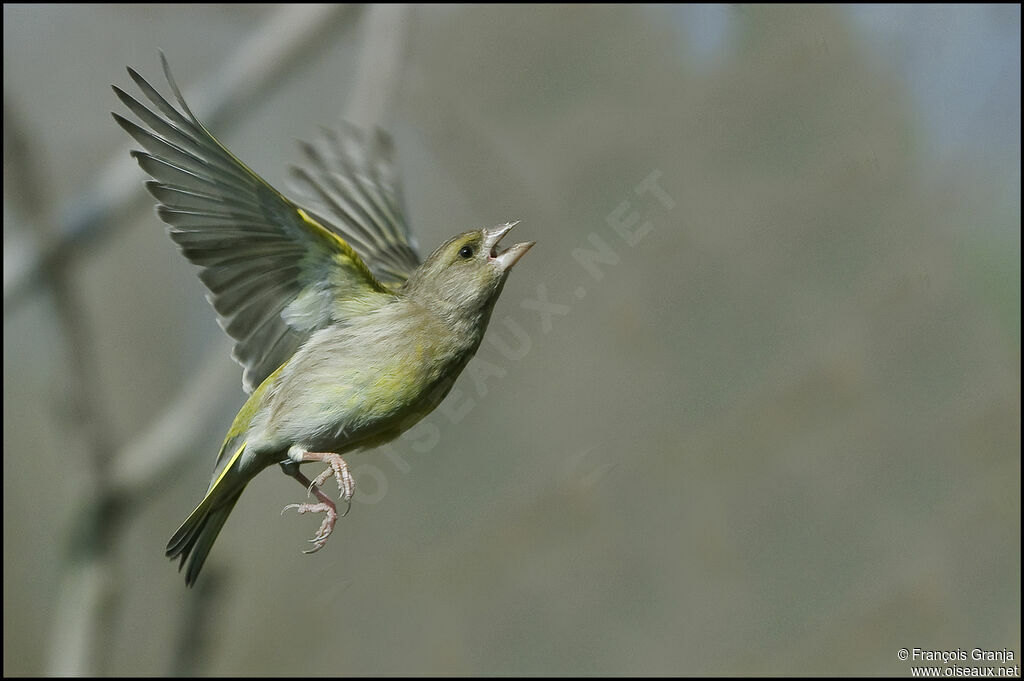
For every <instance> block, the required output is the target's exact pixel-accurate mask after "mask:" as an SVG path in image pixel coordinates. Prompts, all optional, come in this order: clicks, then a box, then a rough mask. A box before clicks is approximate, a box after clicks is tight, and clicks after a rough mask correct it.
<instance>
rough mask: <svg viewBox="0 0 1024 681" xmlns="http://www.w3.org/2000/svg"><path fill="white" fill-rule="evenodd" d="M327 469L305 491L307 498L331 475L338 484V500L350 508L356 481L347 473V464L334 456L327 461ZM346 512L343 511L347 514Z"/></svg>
mask: <svg viewBox="0 0 1024 681" xmlns="http://www.w3.org/2000/svg"><path fill="white" fill-rule="evenodd" d="M326 463H327V468H326V469H325V470H324V471H323V472H322V473H321V474H320V475H318V476H316V477H315V478H314V479H313V482H312V483H311V484H310V486H309V489H308V490H306V494H307V496H308V495H309V494H311V493H312V492H313V488H314V487H322V486H323V484H324V483H325V482H327V480H328V479H329V478H330V477H331V476H332V475H333V476H334V479H335V481H336V482H337V483H338V491H339V495H338V498H339V499H342V500H344V501H345V502H346V503H348V504H349V507H351V501H352V495H353V494H355V491H356V481H355V479H354V478H353V477H352V473H351V472H349V469H348V464H347V463H345V459H343V458H341V456H339V455H337V454H335V455H333V456H331V457H330V458H328V459H327V461H326ZM347 513H348V511H347V510H346V511H345V514H347Z"/></svg>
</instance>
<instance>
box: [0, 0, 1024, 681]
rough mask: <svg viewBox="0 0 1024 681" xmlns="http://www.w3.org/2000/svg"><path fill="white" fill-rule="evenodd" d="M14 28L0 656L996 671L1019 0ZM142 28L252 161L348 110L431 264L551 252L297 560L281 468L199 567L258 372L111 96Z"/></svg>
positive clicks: (624, 668) (79, 22)
mask: <svg viewBox="0 0 1024 681" xmlns="http://www.w3.org/2000/svg"><path fill="white" fill-rule="evenodd" d="M3 11H4V48H3V50H4V66H3V69H4V206H3V211H4V232H3V240H4V435H3V442H4V463H3V473H4V500H3V508H4V520H3V529H4V538H3V544H4V580H3V582H4V622H3V624H4V633H3V639H4V655H3V658H4V673H5V675H21V674H29V675H38V674H58V673H67V674H85V673H87V674H116V675H166V674H211V675H242V676H245V675H278V674H280V675H293V676H294V675H298V676H301V675H365V674H405V675H409V674H430V675H465V674H527V675H539V674H563V675H564V674H583V675H586V674H687V675H705V674H707V675H723V674H729V675H737V674H740V675H743V674H763V675H835V674H838V675H846V674H866V675H875V674H909V672H910V670H909V666H910V663H907V662H902V661H900V660H899V659H898V657H897V650H898V649H899V648H901V647H906V648H911V649H912V648H915V647H918V648H923V649H928V650H955V649H957V648H960V649H963V650H968V651H969V650H970V649H972V648H975V647H979V648H982V649H997V650H1001V649H1003V648H1008V649H1010V650H1011V651H1013V653H1014V656H1015V658H1016V660H1017V662H1016V663H1017V664H1019V659H1020V653H1021V648H1020V622H1021V591H1020V573H1021V561H1020V559H1021V550H1020V549H1021V544H1020V542H1021V533H1020V528H1021V526H1020V510H1021V509H1020V489H1021V488H1020V481H1021V469H1020V454H1019V450H1020V262H1021V261H1020V179H1021V178H1020V7H1019V6H1006V5H1004V6H981V5H978V6H970V7H967V6H961V7H958V6H941V7H935V6H933V7H929V6H901V7H887V6H863V7H848V6H829V7H814V6H801V7H785V6H722V5H707V6H700V5H695V6H681V7H665V6H658V7H647V6H628V7H618V6H606V5H602V6H589V7H588V6H573V7H525V6H519V7H502V6H494V7H490V6H489V7H474V6H459V7H402V6H389V7H358V6H355V7H348V6H341V7H332V8H324V7H306V6H288V7H275V6H245V5H231V6H216V5H211V6H141V5H132V6H111V5H104V6H42V5H37V6H18V5H9V4H5V5H4V10H3ZM159 49H162V50H163V51H164V52H165V53H166V55H167V57H168V59H169V61H170V63H171V66H172V68H173V70H174V73H175V76H176V78H177V80H178V82H179V84H180V85H181V86H182V88H183V90H184V92H185V96H186V98H188V99H189V101H190V103H191V104H192V105H193V109H194V110H195V111H196V113H197V115H199V117H200V118H201V119H203V120H204V121H205V122H207V124H208V126H209V127H210V128H211V130H212V131H213V132H214V134H216V135H218V137H220V139H221V140H222V141H223V142H225V143H226V144H227V146H228V147H229V148H230V149H231V150H232V151H233V152H235V153H236V154H237V155H238V156H239V157H240V158H241V159H243V160H244V161H245V162H246V163H247V164H249V165H250V166H251V167H253V168H254V169H255V170H256V171H257V172H259V173H261V174H262V175H263V176H264V177H265V178H266V179H268V180H269V181H270V182H271V183H272V184H275V185H277V186H286V184H285V181H286V180H285V178H286V172H287V165H288V164H289V163H292V162H297V161H298V158H299V156H298V153H297V149H296V145H295V140H296V139H310V138H311V137H313V136H314V134H315V133H316V131H317V129H318V126H321V125H334V124H336V122H337V121H338V119H339V117H342V116H345V117H347V118H350V119H351V120H354V121H355V122H357V123H359V124H361V125H373V124H376V125H380V126H382V127H384V128H385V129H387V130H388V131H390V132H391V133H392V134H393V136H394V137H395V141H396V147H397V155H398V164H399V166H400V170H401V175H402V178H403V183H404V190H405V198H406V207H407V213H408V215H409V216H410V221H411V223H412V225H413V228H414V230H415V232H416V235H417V237H418V239H419V243H420V249H421V252H423V253H426V252H429V251H430V250H432V249H433V247H434V246H435V245H436V244H438V243H440V242H441V241H442V240H443V239H445V238H447V237H448V236H450V235H452V234H454V233H456V232H459V231H463V230H465V229H468V228H472V227H481V226H493V225H496V224H499V223H502V222H505V221H506V220H513V219H520V220H522V224H521V225H520V226H519V227H518V228H517V232H516V238H517V240H526V239H535V240H537V241H538V245H537V247H536V248H534V249H533V250H532V251H531V252H530V254H529V256H528V257H526V258H525V259H524V260H523V261H522V262H521V263H520V264H519V265H518V266H517V267H516V270H515V273H514V274H513V275H512V276H511V278H510V280H509V282H508V285H507V287H506V288H505V292H504V294H503V296H502V298H501V300H500V301H499V303H498V306H497V308H496V310H495V314H494V318H493V320H492V322H491V328H490V330H489V332H488V339H487V340H485V342H484V344H483V345H482V346H481V349H480V352H479V354H478V356H477V358H476V359H475V360H474V361H473V362H472V363H471V364H470V366H469V368H468V369H467V371H466V372H465V373H464V374H463V376H462V378H461V379H460V380H459V382H458V383H457V384H456V389H455V390H454V391H453V392H452V394H451V395H449V397H448V398H447V400H446V401H445V403H444V404H443V405H442V407H440V408H439V409H438V410H437V411H435V412H434V413H433V414H432V415H431V416H430V417H428V419H426V420H425V421H424V422H423V423H422V424H421V425H420V426H418V427H417V428H415V429H413V430H412V431H410V432H409V433H407V434H406V435H405V436H403V437H402V438H401V439H399V440H397V441H395V442H394V443H392V445H390V446H389V447H388V448H386V449H383V450H377V451H376V452H372V453H365V454H358V455H354V456H352V457H350V459H349V460H350V462H351V463H352V465H353V466H354V470H355V475H356V479H357V488H358V492H357V495H356V498H355V500H354V503H353V508H352V512H351V513H350V514H349V516H348V517H346V518H344V520H342V521H340V522H339V525H338V527H337V529H336V531H335V534H334V536H333V537H332V539H331V541H330V542H329V543H328V545H327V546H326V548H325V549H324V550H323V551H321V552H320V553H318V554H317V555H315V556H304V555H302V554H301V553H300V551H301V550H302V549H303V548H305V547H306V546H307V544H306V540H307V539H308V538H309V537H310V536H312V533H313V531H314V530H315V528H316V527H317V526H318V523H319V520H318V519H316V518H311V517H309V516H302V517H299V516H295V515H286V516H283V517H282V516H281V515H280V510H281V508H282V507H283V506H284V505H285V504H288V503H291V502H295V501H299V500H301V498H302V496H303V493H302V491H301V489H299V486H298V485H296V484H295V483H294V482H293V481H292V480H290V479H288V478H286V477H285V476H283V475H281V474H279V473H278V472H277V471H276V470H275V469H270V470H268V471H267V472H265V473H263V474H262V475H260V476H259V477H257V478H256V480H255V481H254V483H253V484H251V485H250V487H249V489H248V491H247V492H246V494H245V495H244V496H243V497H242V499H241V501H240V503H239V505H238V507H237V508H236V510H235V512H234V514H233V515H232V517H231V519H230V520H229V521H228V523H227V525H226V526H225V529H224V532H223V533H222V534H221V536H220V538H219V540H218V542H217V545H216V546H215V548H214V550H213V552H212V554H211V557H210V561H209V562H208V563H207V567H206V570H205V572H204V574H203V576H202V577H201V578H200V580H199V584H198V585H197V586H196V588H195V589H192V590H186V588H185V586H184V583H183V578H182V576H181V575H180V574H179V573H178V572H177V571H176V569H175V566H174V565H173V564H170V563H168V562H167V561H166V559H165V558H164V556H163V549H164V546H165V543H166V540H167V539H168V537H169V536H170V534H171V533H172V532H173V530H174V529H175V528H176V527H177V526H178V524H179V523H180V522H181V521H182V520H183V519H184V517H185V516H186V515H187V513H188V512H189V511H191V510H192V508H193V507H194V505H195V504H196V503H197V502H198V501H199V499H200V498H201V496H202V493H203V491H204V490H205V488H206V485H207V483H208V480H209V476H210V473H211V470H212V466H213V461H214V458H215V455H216V452H217V449H218V447H219V444H220V441H221V438H222V436H223V434H224V432H225V431H226V430H227V427H228V425H229V424H230V421H231V419H232V417H233V415H234V413H235V411H236V410H237V409H238V407H239V406H240V405H241V403H242V401H243V399H244V396H243V393H242V391H241V385H240V383H241V371H240V369H239V368H238V367H237V366H236V365H235V364H234V363H233V362H232V361H231V359H230V358H229V352H230V343H229V341H228V339H227V337H226V336H225V335H224V334H223V333H222V332H221V331H220V329H219V328H218V326H217V324H216V322H215V317H214V314H213V312H212V310H211V309H210V308H209V306H208V305H207V303H206V302H205V300H204V298H203V293H204V288H203V286H202V284H201V283H200V282H199V280H198V279H197V278H196V276H195V272H194V268H193V267H192V266H191V265H190V264H189V263H188V262H187V261H186V260H185V259H184V258H182V257H181V256H180V255H178V254H177V253H176V248H175V246H174V245H173V243H172V242H171V241H170V239H168V238H167V236H166V234H165V232H164V227H163V225H162V223H160V222H159V221H158V220H157V219H156V217H155V215H154V213H153V201H152V199H150V198H149V197H148V196H147V195H146V194H145V193H144V192H143V190H142V183H143V180H144V179H146V178H145V177H144V175H143V173H142V171H141V170H139V169H138V168H137V167H136V166H134V164H133V163H132V162H131V161H130V159H129V158H128V156H127V150H128V149H129V148H130V146H131V144H130V140H129V139H128V138H127V136H126V135H125V134H124V133H123V132H122V131H121V130H120V129H119V128H118V127H117V126H116V125H115V124H114V122H113V120H112V119H111V118H110V115H109V113H108V112H109V111H110V110H115V109H116V110H120V105H119V103H118V102H117V100H116V98H115V97H114V95H113V93H112V92H111V91H110V88H109V85H110V84H111V83H116V84H118V85H119V86H121V87H123V88H125V89H127V90H129V91H130V92H133V93H134V92H136V89H135V87H134V85H133V84H132V83H131V81H130V79H129V78H128V77H127V75H126V73H125V70H124V67H125V66H126V65H131V66H132V67H134V68H136V69H137V70H139V71H140V72H141V73H142V74H143V75H144V76H146V77H147V78H148V79H149V80H151V81H152V82H153V83H154V84H156V85H157V86H158V87H159V88H161V89H162V90H163V91H164V92H168V90H167V88H166V87H165V86H164V82H163V78H162V75H161V72H160V65H159V56H158V50H159ZM312 471H313V469H312V468H310V469H309V471H307V472H312ZM1011 664H1012V663H1011ZM1018 670H1019V668H1018Z"/></svg>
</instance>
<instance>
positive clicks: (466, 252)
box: [459, 246, 473, 258]
mask: <svg viewBox="0 0 1024 681" xmlns="http://www.w3.org/2000/svg"><path fill="white" fill-rule="evenodd" d="M459 255H460V256H462V257H463V258H472V257H473V247H472V246H463V247H462V248H460V249H459Z"/></svg>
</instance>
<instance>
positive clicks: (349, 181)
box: [113, 55, 534, 585]
mask: <svg viewBox="0 0 1024 681" xmlns="http://www.w3.org/2000/svg"><path fill="white" fill-rule="evenodd" d="M161 59H162V63H163V70H164V75H165V76H166V78H167V81H168V84H169V85H170V88H171V90H172V92H173V93H174V98H175V99H176V100H177V103H178V105H179V107H180V110H179V109H178V108H176V107H175V106H173V105H172V104H171V103H169V102H168V101H167V100H166V99H164V97H163V96H161V95H160V94H159V93H158V92H157V90H156V89H155V88H154V87H153V86H152V85H150V84H149V83H148V82H146V80H145V79H143V78H142V77H141V76H140V75H139V74H138V73H136V72H135V71H134V70H133V69H131V68H129V69H128V73H129V75H130V76H131V78H132V80H133V81H135V84H136V85H137V86H138V87H139V89H140V90H141V91H142V94H143V95H144V96H145V98H146V99H148V100H149V102H150V104H151V105H152V108H150V107H147V106H146V105H144V104H142V103H141V102H140V101H139V100H137V99H135V98H133V97H132V96H131V95H129V94H127V93H125V92H124V91H123V90H121V89H120V88H118V87H116V86H114V92H115V93H116V94H117V96H118V98H119V99H120V100H121V102H122V103H124V105H125V106H127V107H128V109H129V110H130V111H131V112H132V114H134V115H135V116H136V117H137V118H138V120H139V121H140V123H141V124H142V125H139V124H137V123H133V122H131V121H129V120H127V119H125V118H123V117H122V116H119V115H118V114H116V113H115V114H113V115H114V119H115V120H116V121H117V122H118V124H120V126H121V127H122V128H124V129H125V130H126V131H127V132H128V134H130V135H131V136H132V137H133V138H134V139H135V140H136V141H137V142H138V143H139V144H140V145H142V147H143V148H144V149H145V151H133V152H132V156H133V157H134V158H135V159H136V161H138V163H139V165H140V166H141V167H142V169H143V170H144V171H145V172H147V173H148V174H149V175H151V176H152V177H153V178H154V180H155V181H150V182H147V184H146V186H147V188H148V189H149V191H150V193H151V194H152V195H153V196H154V197H156V199H157V201H158V202H159V204H158V206H157V214H158V215H159V216H160V218H161V219H162V220H163V221H164V222H166V223H167V224H168V225H169V228H168V232H169V233H170V236H171V238H172V239H173V240H174V241H175V242H176V243H177V244H178V246H179V247H180V249H181V252H182V253H183V254H184V255H185V257H186V258H188V259H189V260H190V261H192V262H193V263H194V264H196V265H198V266H199V268H200V271H199V278H200V279H201V280H202V281H203V283H204V284H205V285H206V286H207V288H209V294H208V295H207V299H208V300H209V301H210V303H211V304H212V305H213V307H214V309H216V311H217V314H218V317H219V322H220V325H221V327H222V328H223V329H224V330H225V331H226V332H227V333H228V335H230V336H231V337H232V338H233V339H234V341H235V345H234V350H233V353H232V356H233V357H234V358H235V360H236V361H238V362H239V364H241V365H242V366H243V367H244V372H243V379H242V382H243V387H244V388H245V390H246V392H247V393H249V394H250V395H249V398H248V400H247V401H246V402H245V404H244V405H243V406H242V408H241V410H240V411H239V412H238V415H237V416H236V417H235V419H234V422H233V423H232V424H231V428H230V429H229V430H228V433H227V436H226V437H225V438H224V443H223V445H222V446H221V448H220V453H219V454H218V456H217V461H216V464H215V467H214V474H213V479H212V481H211V483H210V486H209V489H208V490H207V492H206V496H205V497H204V498H203V500H202V501H201V502H200V503H199V505H198V506H197V507H196V509H195V510H194V511H193V512H192V513H191V514H190V515H189V516H188V518H187V519H186V520H185V522H183V523H182V525H181V527H179V528H178V530H177V532H175V533H174V535H173V536H172V537H171V539H170V541H169V542H168V544H167V556H168V557H170V558H171V559H180V562H179V565H178V567H179V569H181V567H183V566H184V565H185V563H186V562H187V563H188V568H187V570H186V572H185V582H186V584H189V585H191V584H193V583H194V582H195V580H196V577H197V576H198V575H199V571H200V570H201V569H202V567H203V563H204V561H205V560H206V558H207V555H208V554H209V552H210V548H211V547H212V546H213V543H214V540H215V539H216V538H217V535H218V533H219V532H220V530H221V528H222V527H223V525H224V522H225V520H227V517H228V515H229V514H230V513H231V510H232V508H233V507H234V506H235V503H236V502H237V501H238V498H239V496H240V495H241V494H242V492H243V491H244V490H245V486H246V485H247V484H248V483H249V481H250V480H252V479H253V477H254V476H256V475H257V474H258V473H259V472H260V471H262V470H264V469H265V468H268V467H270V466H273V465H275V464H278V465H280V466H281V468H282V470H283V471H284V472H285V473H286V474H288V475H289V476H291V477H293V478H295V479H296V480H298V481H299V482H300V483H301V484H302V485H303V486H304V487H306V488H307V490H308V492H311V493H312V494H313V495H315V497H316V503H301V504H292V505H291V506H287V507H285V508H286V509H288V508H295V509H297V510H298V512H299V513H323V514H324V518H323V522H322V523H321V525H320V528H319V530H318V531H317V533H316V535H315V536H314V537H313V539H312V540H310V541H311V542H312V544H313V546H312V548H311V549H310V550H309V551H307V553H311V552H314V551H317V550H319V549H320V548H322V547H323V546H324V543H325V542H326V541H327V538H328V537H329V536H330V534H331V532H332V530H333V529H334V525H335V522H336V521H337V519H338V511H337V507H336V505H335V503H334V502H333V501H332V500H331V498H330V497H328V496H327V495H326V494H325V493H324V492H323V490H322V489H321V487H322V486H323V485H324V484H325V483H326V482H327V481H328V480H329V479H330V478H332V477H333V478H334V480H336V481H337V484H338V486H339V488H340V491H341V499H343V500H344V501H345V502H346V503H350V500H351V498H352V494H353V492H354V481H353V478H352V475H351V474H350V472H349V468H348V465H347V464H346V462H345V460H344V459H343V458H342V454H345V453H347V452H352V451H355V450H363V449H369V448H372V447H375V446H378V445H380V444H382V443H385V442H387V441H389V440H392V439H393V438H395V437H397V436H398V435H399V434H401V433H402V432H403V431H405V430H406V429H408V428H410V427H411V426H412V425H414V424H415V423H416V422H417V421H419V420H420V419H422V418H423V417H424V416H425V415H426V414H428V413H430V411H431V410H433V409H434V408H435V407H436V406H437V405H438V404H439V403H440V402H441V400H443V399H444V397H445V395H446V394H447V393H448V391H449V389H450V388H451V386H452V383H453V382H454V379H455V378H456V377H457V376H458V375H459V373H460V372H461V371H462V370H463V368H464V367H465V366H466V364H467V363H468V362H469V360H470V358H472V357H473V355H474V353H475V352H476V350H477V348H478V347H479V346H480V341H481V340H482V338H483V335H484V331H485V329H486V328H487V322H488V320H489V318H490V316H491V311H492V310H493V308H494V304H495V302H496V301H497V299H498V296H499V295H500V294H501V290H502V287H503V286H504V284H505V280H506V278H507V277H508V273H509V270H510V269H511V268H512V266H513V265H514V264H515V263H516V262H517V261H518V260H519V259H520V258H521V257H522V256H523V254H525V253H526V252H527V251H528V250H529V249H530V247H531V246H533V244H534V242H526V243H518V244H516V245H514V246H511V247H510V248H507V249H505V250H499V249H498V242H499V241H500V240H501V239H502V237H504V236H505V235H506V234H507V233H508V232H509V230H510V229H512V227H513V225H514V223H506V224H504V225H501V226H499V227H494V228H491V229H475V230H472V231H468V232H463V233H462V234H459V235H458V236H455V237H452V238H451V239H449V240H448V241H446V242H445V243H443V244H441V245H440V246H439V247H438V248H437V249H436V250H435V251H434V252H433V253H432V254H431V255H430V256H429V257H428V258H427V259H426V260H424V261H422V262H421V261H420V259H419V257H418V256H417V253H416V248H415V241H414V240H413V238H412V237H411V235H410V233H409V228H408V226H407V224H406V220H405V218H404V215H403V211H402V206H401V203H402V202H401V197H400V192H399V185H398V182H397V179H396V177H395V172H394V165H393V161H392V145H391V142H390V140H389V138H388V137H387V136H385V135H384V134H383V133H382V132H380V131H377V132H376V133H375V134H373V135H370V136H368V137H365V136H363V135H362V134H360V133H359V131H357V130H356V129H354V128H351V127H347V128H346V129H345V130H343V131H342V134H340V135H339V134H336V133H334V132H330V131H325V132H323V133H322V137H321V139H320V140H319V142H318V144H317V145H311V144H304V145H303V150H304V152H305V155H306V157H307V161H308V162H309V165H308V167H307V168H293V169H292V170H293V177H294V178H295V180H296V181H297V183H298V185H299V186H300V187H301V188H302V189H303V190H304V191H305V193H306V194H308V196H307V197H306V200H304V202H303V205H301V206H300V205H299V203H296V202H295V201H292V200H291V199H289V198H286V197H285V196H284V195H283V194H282V193H281V192H279V191H278V190H276V189H275V188H273V187H272V186H270V185H269V184H268V183H267V182H265V181H264V180H263V179H261V178H260V177H259V176H258V175H257V174H256V173H254V172H253V171H252V170H250V169H249V168H248V167H247V166H245V165H244V164H243V163H242V162H241V161H239V160H238V159H237V158H236V157H235V156H234V155H233V154H232V153H231V152H230V151H228V150H227V149H226V148H225V147H224V146H223V145H222V144H221V143H220V142H218V141H217V139H216V138H215V137H214V136H213V135H212V134H210V132H209V131H208V130H207V129H206V128H205V127H204V126H203V124H202V123H200V122H199V120H198V119H197V118H196V117H195V115H194V114H193V113H192V111H191V110H190V109H189V107H188V105H187V104H186V103H185V100H184V99H183V97H182V96H181V92H180V90H179V89H178V87H177V85H176V84H175V82H174V79H173V78H172V76H171V73H170V69H169V68H168V65H167V60H166V59H165V58H163V55H161ZM303 463H319V464H326V469H325V470H324V471H323V472H322V473H320V474H319V475H318V476H316V477H315V478H314V479H313V480H309V479H308V478H307V477H306V476H304V475H303V474H302V473H301V472H300V470H299V466H300V464H303ZM346 512H347V508H346Z"/></svg>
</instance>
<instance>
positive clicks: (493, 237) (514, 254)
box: [484, 220, 537, 270]
mask: <svg viewBox="0 0 1024 681" xmlns="http://www.w3.org/2000/svg"><path fill="white" fill-rule="evenodd" d="M518 224H519V221H518V220H516V221H515V222H506V223H505V224H503V225H499V226H498V227H494V228H492V229H485V230H484V248H486V249H487V251H488V253H489V254H490V259H491V260H493V261H494V262H496V263H497V264H498V266H499V267H500V268H501V269H503V270H507V269H509V268H511V267H512V265H515V264H516V262H518V261H519V258H521V257H523V256H524V255H526V252H527V251H528V250H530V248H532V247H533V245H534V244H535V243H537V242H536V241H524V242H523V243H521V244H516V245H515V246H510V247H508V248H506V249H505V250H504V251H502V252H500V253H499V252H498V251H497V247H498V242H499V241H501V239H502V237H504V236H505V235H506V234H508V233H509V232H510V231H511V230H512V228H513V227H515V226H516V225H518Z"/></svg>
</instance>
